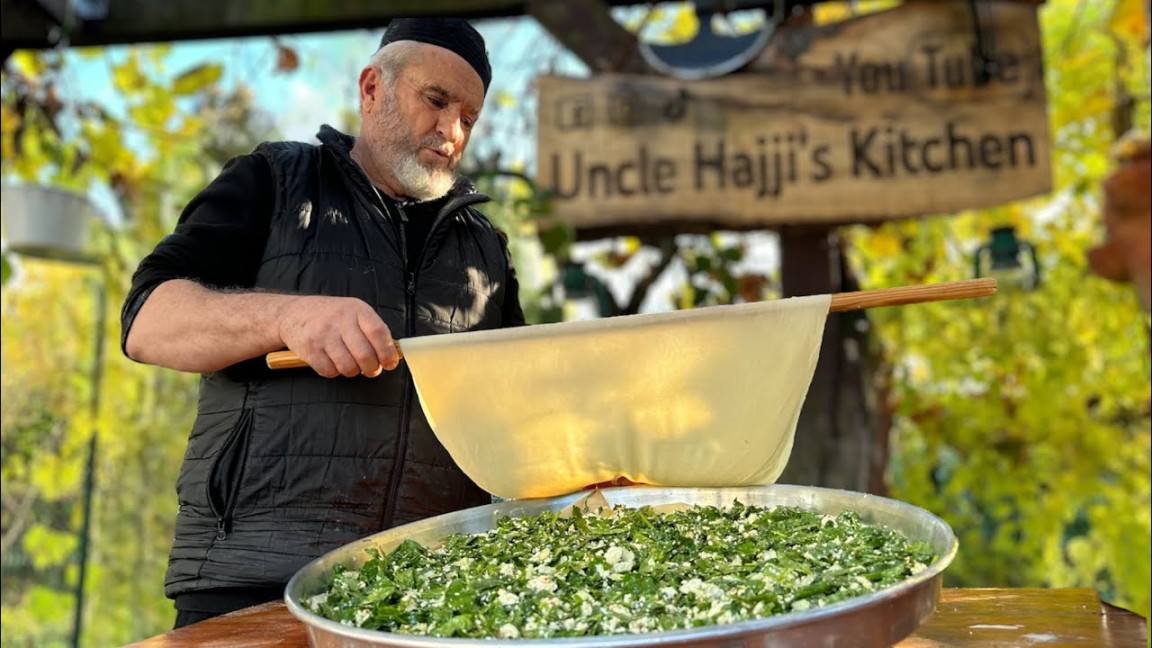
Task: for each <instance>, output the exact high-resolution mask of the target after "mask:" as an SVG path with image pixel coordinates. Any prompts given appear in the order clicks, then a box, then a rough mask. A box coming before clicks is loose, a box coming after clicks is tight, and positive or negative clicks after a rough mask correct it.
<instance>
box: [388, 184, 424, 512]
mask: <svg viewBox="0 0 1152 648" xmlns="http://www.w3.org/2000/svg"><path fill="white" fill-rule="evenodd" d="M381 202H383V199H381ZM396 211H397V212H399V213H400V259H401V261H402V262H403V264H404V273H405V274H404V293H405V302H406V304H405V306H406V308H405V309H404V310H405V313H406V316H405V318H404V337H411V336H412V335H415V334H416V271H415V270H413V269H412V268H410V267H409V265H408V232H407V225H408V214H405V213H404V208H403V207H401V206H400V205H396ZM409 378H411V372H409ZM411 383H412V381H411V379H409V380H407V381H405V384H404V399H403V400H402V401H401V404H400V430H399V435H398V438H397V440H396V458H395V459H394V460H393V461H392V474H391V475H389V477H388V493H387V498H386V499H385V500H384V501H385V502H387V507H388V508H387V509H386V510H385V511H384V524H383V528H385V529H390V528H392V524H393V521H394V520H395V517H396V496H397V493H398V492H399V491H400V478H401V476H402V475H403V472H404V455H405V454H406V453H407V452H408V434H409V432H410V431H411V427H412V423H411V418H412V384H411Z"/></svg>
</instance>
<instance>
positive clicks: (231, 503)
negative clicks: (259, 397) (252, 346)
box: [208, 397, 252, 540]
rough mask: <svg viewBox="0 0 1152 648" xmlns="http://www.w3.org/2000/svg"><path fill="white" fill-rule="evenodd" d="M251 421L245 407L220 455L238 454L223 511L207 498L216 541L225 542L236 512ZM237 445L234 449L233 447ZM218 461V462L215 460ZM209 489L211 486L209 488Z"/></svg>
mask: <svg viewBox="0 0 1152 648" xmlns="http://www.w3.org/2000/svg"><path fill="white" fill-rule="evenodd" d="M245 404H247V397H245ZM251 421H252V410H251V409H249V408H247V407H245V408H244V410H243V411H242V412H241V413H240V419H239V420H238V421H237V423H236V431H235V435H236V436H235V437H234V438H233V439H232V441H230V442H229V443H228V444H227V445H226V446H225V448H224V449H223V450H222V451H221V452H222V453H231V452H238V453H239V465H238V466H236V467H234V468H233V471H232V474H231V475H229V479H228V488H227V490H226V491H225V492H224V502H223V510H217V507H216V503H215V502H213V501H212V497H209V498H208V508H209V509H211V511H212V512H213V513H214V514H215V515H216V539H217V540H227V539H228V532H229V531H231V529H230V528H229V527H231V526H232V513H233V511H235V510H236V504H237V502H238V501H239V500H240V493H239V490H240V481H241V480H242V479H243V477H244V467H245V465H247V463H248V441H249V436H250V434H251V431H250V429H249V427H250V426H251ZM234 445H237V446H238V447H237V448H236V449H233V446H234ZM217 461H220V460H217ZM218 465H219V464H218V463H217V464H216V465H214V466H213V468H212V470H210V471H209V473H208V480H209V482H210V483H211V482H212V481H213V479H212V477H213V473H214V472H215V470H216V468H217V467H218ZM209 487H211V486H209Z"/></svg>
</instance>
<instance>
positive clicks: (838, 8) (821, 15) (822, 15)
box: [815, 2, 852, 25]
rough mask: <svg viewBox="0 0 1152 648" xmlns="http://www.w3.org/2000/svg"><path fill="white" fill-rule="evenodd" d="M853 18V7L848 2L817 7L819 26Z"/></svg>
mask: <svg viewBox="0 0 1152 648" xmlns="http://www.w3.org/2000/svg"><path fill="white" fill-rule="evenodd" d="M851 17H852V7H851V6H849V4H848V3H847V2H824V3H821V4H818V5H816V7H815V20H816V24H817V25H827V24H829V23H837V22H840V21H842V20H847V19H849V18H851Z"/></svg>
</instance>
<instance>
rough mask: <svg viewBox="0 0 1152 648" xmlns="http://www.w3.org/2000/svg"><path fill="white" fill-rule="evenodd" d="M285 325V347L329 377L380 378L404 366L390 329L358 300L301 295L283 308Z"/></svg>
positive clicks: (282, 329)
mask: <svg viewBox="0 0 1152 648" xmlns="http://www.w3.org/2000/svg"><path fill="white" fill-rule="evenodd" d="M279 324H280V327H279V328H280V339H281V340H283V342H284V345H285V346H287V347H288V348H289V349H291V350H293V351H295V352H296V355H298V356H300V358H301V359H302V360H304V362H307V363H308V364H309V366H311V367H312V368H313V369H314V370H315V371H316V373H318V374H320V375H321V376H324V377H326V378H335V377H336V376H348V377H352V376H358V375H361V374H363V375H365V376H368V377H370V378H374V377H376V376H379V375H380V373H381V372H382V371H391V370H392V369H395V368H396V365H398V364H399V363H400V354H399V352H398V351H397V350H396V345H395V342H394V341H393V339H392V332H391V331H389V330H388V325H386V324H385V323H384V320H382V319H380V316H379V315H377V314H376V311H375V310H373V308H372V307H371V306H369V305H368V304H367V303H366V302H364V301H363V300H360V299H356V298H354V297H324V296H301V297H296V298H294V299H292V300H290V301H288V302H286V303H285V304H283V306H282V309H281V313H280V317H279Z"/></svg>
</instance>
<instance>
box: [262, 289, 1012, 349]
mask: <svg viewBox="0 0 1152 648" xmlns="http://www.w3.org/2000/svg"><path fill="white" fill-rule="evenodd" d="M995 293H996V280H995V279H991V278H987V279H965V280H964V281H948V282H945V283H935V284H924V285H922V286H900V287H898V288H881V289H880V290H861V291H858V292H847V293H836V294H834V295H832V304H831V305H830V306H829V307H828V312H829V313H843V312H845V311H854V310H861V309H864V308H880V307H882V306H903V305H905V304H920V303H923V302H934V301H947V300H950V299H971V298H973V297H987V296H988V295H993V294H995ZM395 344H396V350H397V351H400V343H399V342H396V343H395ZM400 357H404V354H403V353H401V354H400ZM265 360H266V361H267V362H268V368H269V369H294V368H297V367H307V366H308V364H307V363H306V362H304V361H303V360H301V359H300V357H299V356H297V355H296V352H295V351H274V352H272V353H269V354H268V355H267V356H266V358H265Z"/></svg>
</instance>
